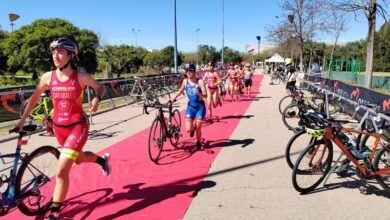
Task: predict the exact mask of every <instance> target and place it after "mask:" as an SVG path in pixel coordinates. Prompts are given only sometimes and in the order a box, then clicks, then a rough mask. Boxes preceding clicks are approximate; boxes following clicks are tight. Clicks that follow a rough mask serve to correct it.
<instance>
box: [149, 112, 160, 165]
mask: <svg viewBox="0 0 390 220" xmlns="http://www.w3.org/2000/svg"><path fill="white" fill-rule="evenodd" d="M160 120H161V119H160V118H159V117H157V118H155V119H154V120H153V122H152V126H151V127H150V130H149V138H148V152H149V158H150V160H151V161H153V162H154V163H157V162H158V159H159V158H160V155H161V151H162V149H163V146H164V133H163V132H164V131H163V127H162V124H161V121H160Z"/></svg>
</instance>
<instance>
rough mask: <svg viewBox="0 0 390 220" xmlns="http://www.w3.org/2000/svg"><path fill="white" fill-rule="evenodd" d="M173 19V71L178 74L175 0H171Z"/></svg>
mask: <svg viewBox="0 0 390 220" xmlns="http://www.w3.org/2000/svg"><path fill="white" fill-rule="evenodd" d="M173 19H174V35H175V36H174V38H175V44H174V48H173V56H174V62H175V73H176V74H179V68H178V61H177V25H176V0H173Z"/></svg>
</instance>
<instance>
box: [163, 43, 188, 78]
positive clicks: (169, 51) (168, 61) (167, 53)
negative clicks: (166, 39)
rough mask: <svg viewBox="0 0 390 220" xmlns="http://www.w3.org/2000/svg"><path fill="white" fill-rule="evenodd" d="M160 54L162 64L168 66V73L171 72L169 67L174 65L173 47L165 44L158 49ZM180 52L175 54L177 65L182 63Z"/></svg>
mask: <svg viewBox="0 0 390 220" xmlns="http://www.w3.org/2000/svg"><path fill="white" fill-rule="evenodd" d="M160 53H161V55H162V56H163V57H164V63H163V65H164V66H167V67H169V73H171V68H172V67H173V66H174V65H175V61H174V47H173V46H167V47H165V48H163V49H161V51H160ZM182 56H183V55H182V53H178V54H177V65H179V66H180V65H181V63H182Z"/></svg>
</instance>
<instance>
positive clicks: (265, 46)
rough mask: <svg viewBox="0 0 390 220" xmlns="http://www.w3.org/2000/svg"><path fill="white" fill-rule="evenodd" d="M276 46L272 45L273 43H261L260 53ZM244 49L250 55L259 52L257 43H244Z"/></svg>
mask: <svg viewBox="0 0 390 220" xmlns="http://www.w3.org/2000/svg"><path fill="white" fill-rule="evenodd" d="M275 47H276V45H273V44H261V45H260V53H263V52H266V51H272V50H273V49H274V48H275ZM245 50H246V52H247V53H249V54H252V55H256V54H258V53H259V51H258V50H259V45H258V44H256V45H249V44H248V45H245Z"/></svg>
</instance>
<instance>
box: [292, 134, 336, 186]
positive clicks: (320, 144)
mask: <svg viewBox="0 0 390 220" xmlns="http://www.w3.org/2000/svg"><path fill="white" fill-rule="evenodd" d="M332 159H333V146H332V142H331V141H329V140H327V141H325V140H318V141H315V142H313V143H311V144H309V146H307V147H306V149H305V150H304V151H303V152H302V153H301V155H299V157H298V160H297V162H296V163H295V165H294V169H293V173H292V182H293V186H294V188H295V190H297V191H298V192H301V193H308V192H310V191H313V190H314V189H315V188H316V187H317V186H318V185H319V184H320V183H321V182H322V181H323V180H324V179H325V177H326V174H328V172H329V171H330V168H331V165H332Z"/></svg>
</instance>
